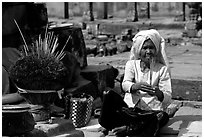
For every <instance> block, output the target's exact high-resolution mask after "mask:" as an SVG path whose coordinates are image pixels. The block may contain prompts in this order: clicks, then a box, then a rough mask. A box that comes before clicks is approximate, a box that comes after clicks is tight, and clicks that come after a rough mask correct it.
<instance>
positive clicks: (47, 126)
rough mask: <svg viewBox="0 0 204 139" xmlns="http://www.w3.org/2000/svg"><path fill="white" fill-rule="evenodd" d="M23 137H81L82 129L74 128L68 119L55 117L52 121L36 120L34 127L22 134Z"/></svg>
mask: <svg viewBox="0 0 204 139" xmlns="http://www.w3.org/2000/svg"><path fill="white" fill-rule="evenodd" d="M24 136H25V137H60V136H66V137H67V136H69V137H75V136H76V137H83V136H84V134H83V132H82V131H79V130H75V127H74V125H73V124H72V121H71V120H70V119H69V120H67V119H62V118H56V119H55V120H53V122H52V123H40V122H37V123H36V125H35V128H34V129H33V130H32V131H31V132H29V133H26V134H25V135H24Z"/></svg>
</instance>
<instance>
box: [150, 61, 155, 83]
mask: <svg viewBox="0 0 204 139" xmlns="http://www.w3.org/2000/svg"><path fill="white" fill-rule="evenodd" d="M154 64H155V59H154V58H151V60H150V85H151V86H153V84H152V72H153V67H154Z"/></svg>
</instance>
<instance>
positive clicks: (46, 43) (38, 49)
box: [14, 19, 70, 60]
mask: <svg viewBox="0 0 204 139" xmlns="http://www.w3.org/2000/svg"><path fill="white" fill-rule="evenodd" d="M14 22H15V24H16V26H17V27H18V30H19V32H20V34H21V37H22V39H23V42H24V45H23V48H24V53H25V56H29V55H37V57H38V58H40V57H50V56H54V57H55V58H56V60H62V58H63V57H64V56H65V53H64V48H65V47H66V45H67V43H68V41H69V39H70V36H69V38H68V39H67V41H66V43H65V45H64V46H63V48H62V50H61V51H59V52H56V48H57V47H58V36H56V35H54V33H53V32H48V31H47V28H48V25H47V27H46V31H45V36H44V39H42V36H41V35H39V37H38V39H37V40H35V42H34V43H32V44H31V46H32V47H30V48H32V49H29V48H28V45H27V43H26V41H25V38H24V36H23V34H22V32H21V29H20V27H19V26H18V23H17V22H16V20H15V19H14Z"/></svg>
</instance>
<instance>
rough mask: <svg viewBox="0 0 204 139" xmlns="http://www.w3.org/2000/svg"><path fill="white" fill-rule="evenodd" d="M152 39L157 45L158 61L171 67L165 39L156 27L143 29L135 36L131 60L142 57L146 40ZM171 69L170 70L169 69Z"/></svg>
mask: <svg viewBox="0 0 204 139" xmlns="http://www.w3.org/2000/svg"><path fill="white" fill-rule="evenodd" d="M147 39H151V40H152V42H153V43H154V45H155V47H156V59H155V60H156V61H155V62H159V63H161V64H164V65H166V66H167V67H168V69H169V62H168V59H167V56H166V52H165V40H164V38H163V37H161V35H160V34H159V32H158V31H156V30H155V29H150V30H142V31H140V32H138V33H137V34H136V35H135V36H134V38H133V46H132V48H131V51H130V60H138V59H140V50H141V48H142V45H143V43H144V41H145V40H147ZM169 71H170V70H169Z"/></svg>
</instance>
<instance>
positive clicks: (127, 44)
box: [83, 29, 133, 57]
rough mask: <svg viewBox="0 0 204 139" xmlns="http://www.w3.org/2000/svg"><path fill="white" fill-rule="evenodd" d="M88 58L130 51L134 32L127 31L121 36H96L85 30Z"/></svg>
mask: <svg viewBox="0 0 204 139" xmlns="http://www.w3.org/2000/svg"><path fill="white" fill-rule="evenodd" d="M83 35H84V39H85V43H86V50H87V56H90V57H93V56H99V57H102V56H108V55H109V56H111V55H114V54H117V53H122V52H126V51H130V49H131V46H132V37H133V35H132V30H131V29H125V30H124V31H123V32H122V33H121V34H119V35H113V34H95V33H94V31H93V32H89V31H87V30H83Z"/></svg>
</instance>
